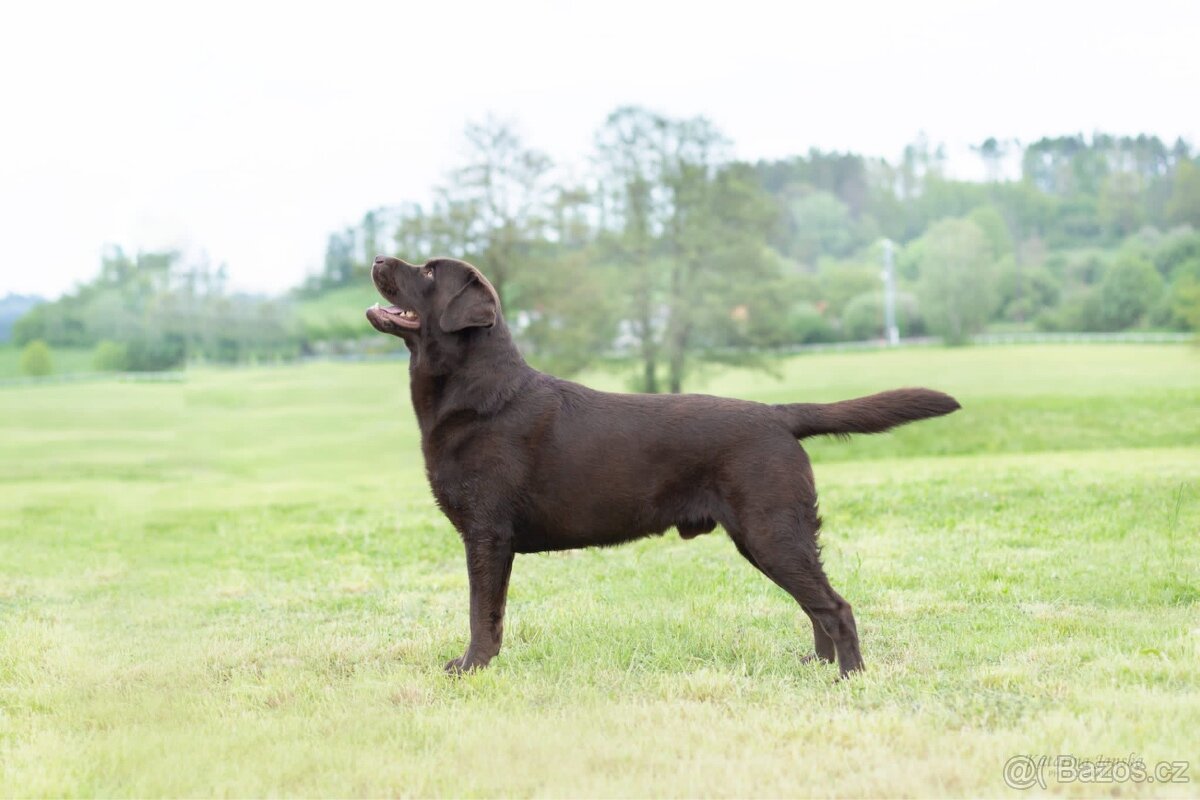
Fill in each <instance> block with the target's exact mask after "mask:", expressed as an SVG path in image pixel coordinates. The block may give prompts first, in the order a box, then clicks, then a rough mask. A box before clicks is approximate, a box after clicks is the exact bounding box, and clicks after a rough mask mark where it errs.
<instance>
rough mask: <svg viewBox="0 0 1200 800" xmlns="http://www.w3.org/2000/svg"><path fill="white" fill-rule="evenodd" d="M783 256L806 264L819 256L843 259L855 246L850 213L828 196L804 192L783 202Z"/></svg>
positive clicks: (840, 203)
mask: <svg viewBox="0 0 1200 800" xmlns="http://www.w3.org/2000/svg"><path fill="white" fill-rule="evenodd" d="M785 225H786V227H787V230H788V235H787V241H786V249H785V251H784V252H785V253H786V254H787V255H789V256H791V257H792V258H795V259H797V260H798V261H801V262H803V263H806V264H816V261H817V259H818V258H819V257H820V256H823V255H824V256H844V255H846V254H848V253H849V252H850V251H851V250H852V249H853V248H854V245H855V243H856V242H855V230H854V228H855V226H854V223H853V220H851V219H850V210H849V209H848V208H847V207H846V206H845V204H843V203H842V202H841V201H840V200H838V199H837V198H836V197H834V196H833V195H832V194H830V193H829V192H820V191H817V192H811V191H810V192H806V193H803V194H799V195H796V196H793V197H791V198H789V199H788V200H787V201H786V215H785Z"/></svg>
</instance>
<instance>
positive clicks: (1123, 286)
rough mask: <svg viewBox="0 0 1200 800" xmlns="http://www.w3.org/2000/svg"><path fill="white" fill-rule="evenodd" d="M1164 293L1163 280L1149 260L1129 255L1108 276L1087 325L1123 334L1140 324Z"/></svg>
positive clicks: (1112, 268) (1095, 296) (1102, 284)
mask: <svg viewBox="0 0 1200 800" xmlns="http://www.w3.org/2000/svg"><path fill="white" fill-rule="evenodd" d="M1162 293H1163V280H1162V278H1161V277H1159V274H1158V271H1157V270H1156V269H1154V265H1153V264H1152V263H1150V261H1149V260H1147V259H1145V258H1143V257H1141V256H1138V255H1135V254H1132V253H1126V254H1123V255H1121V256H1119V257H1118V258H1117V259H1116V260H1114V261H1113V263H1112V264H1110V265H1109V267H1108V269H1107V270H1106V271H1105V273H1104V278H1103V279H1102V280H1101V281H1100V285H1099V286H1098V287H1097V288H1096V292H1095V294H1094V295H1093V302H1092V303H1091V304H1090V305H1089V308H1088V311H1087V312H1086V316H1087V318H1086V319H1085V323H1087V324H1088V325H1089V327H1092V328H1095V329H1097V330H1104V331H1119V330H1124V329H1125V328H1129V327H1132V326H1133V325H1136V324H1138V323H1139V322H1140V321H1141V320H1142V318H1143V317H1144V316H1145V315H1146V313H1147V312H1148V311H1149V310H1150V309H1151V308H1152V307H1153V306H1154V304H1155V303H1156V302H1157V301H1158V300H1159V298H1160V297H1161V296H1162Z"/></svg>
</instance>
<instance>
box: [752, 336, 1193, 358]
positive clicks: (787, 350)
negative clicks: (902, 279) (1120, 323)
mask: <svg viewBox="0 0 1200 800" xmlns="http://www.w3.org/2000/svg"><path fill="white" fill-rule="evenodd" d="M1195 340H1196V337H1195V336H1194V335H1193V334H1190V333H1174V332H1147V331H1125V332H1118V333H1038V332H1028V333H982V334H979V335H978V336H973V337H971V344H973V345H980V346H984V347H986V346H989V345H1003V344H1181V343H1183V342H1191V341H1195ZM941 345H942V340H941V339H939V338H938V337H936V336H912V337H909V338H906V339H901V340H900V343H899V344H898V345H895V346H896V347H940V346H941ZM891 346H892V345H889V344H888V342H887V340H886V339H868V340H865V341H858V342H824V343H821V344H796V345H786V346H784V347H774V348H771V349H770V350H768V351H767V352H770V353H778V354H780V355H788V354H793V353H822V352H837V351H845V350H886V349H888V348H889V347H891ZM730 352H735V351H730Z"/></svg>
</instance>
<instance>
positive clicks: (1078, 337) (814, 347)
mask: <svg viewBox="0 0 1200 800" xmlns="http://www.w3.org/2000/svg"><path fill="white" fill-rule="evenodd" d="M1192 341H1197V337H1196V336H1195V335H1193V334H1190V333H1174V332H1149V331H1124V332H1118V333H1035V332H1029V333H984V334H980V335H978V336H974V337H972V338H971V344H973V345H979V346H984V347H987V346H993V345H1005V344H1183V343H1185V342H1192ZM941 344H942V340H941V339H939V338H937V337H935V336H913V337H910V338H907V339H901V340H900V344H898V345H896V346H897V347H935V346H940V345H941ZM889 347H890V345H889V344H888V343H887V341H886V340H884V339H870V340H867V341H860V342H827V343H823V344H797V345H788V346H785V347H773V348H770V349H768V350H765V351H757V352H763V353H768V354H774V355H795V354H799V353H825V352H842V351H854V350H886V349H888V348H889ZM722 352H728V353H731V354H732V353H736V352H739V351H737V350H729V351H722ZM407 358H408V353H407V352H406V351H404V350H396V351H391V352H386V353H337V354H334V353H330V354H325V355H318V356H305V357H303V358H299V359H296V360H294V361H287V362H270V363H259V364H234V365H224V364H222V365H220V366H221V367H222V368H223V369H225V368H231V367H232V368H239V367H240V368H261V367H271V366H284V365H286V364H297V363H299V364H310V363H313V362H331V361H332V362H338V363H345V362H372V361H399V360H405V359H407ZM184 379H185V373H184V372H183V371H182V370H176V371H172V372H71V373H65V374H62V375H46V376H43V377H36V378H34V377H19V378H0V387H6V386H35V385H42V384H54V383H84V382H87V381H99V380H116V381H121V382H125V383H179V382H181V381H183V380H184Z"/></svg>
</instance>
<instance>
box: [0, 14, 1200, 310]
mask: <svg viewBox="0 0 1200 800" xmlns="http://www.w3.org/2000/svg"><path fill="white" fill-rule="evenodd" d="M1198 31H1200V2H1196V0H1184V1H1182V2H1148V1H1147V0H1142V2H1138V3H1121V4H1116V3H1108V4H1103V3H1095V2H1087V3H1067V2H1045V0H1042V2H1032V3H1027V2H1012V0H1008V1H1007V2H968V1H967V0H957V2H946V3H933V2H911V1H910V2H904V3H897V2H881V3H851V2H836V3H835V2H830V3H827V4H826V3H822V4H817V3H802V2H781V3H776V4H769V3H756V2H747V0H740V1H739V2H733V3H730V2H725V3H719V4H712V5H711V6H708V5H704V4H702V3H698V2H689V3H679V4H666V3H661V4H660V3H655V2H651V1H650V0H640V1H639V2H630V3H625V2H614V1H613V0H606V1H605V2H594V3H582V2H559V3H549V2H547V3H534V2H512V0H505V2H495V0H492V1H491V2H461V0H460V2H453V3H450V2H444V3H436V2H424V3H410V2H398V1H397V0H392V1H391V2H386V3H362V4H359V3H348V2H337V3H332V2H331V3H327V4H324V5H319V4H315V3H287V4H278V5H276V4H269V3H254V2H248V0H241V1H240V2H236V3H230V4H221V3H214V2H204V3H191V4H183V3H146V4H122V3H115V2H107V1H106V2H99V3H88V4H86V5H83V4H81V5H74V4H65V3H51V2H44V3H34V2H28V3H20V4H16V3H13V4H7V5H6V6H5V8H4V10H3V11H0V296H2V295H3V294H5V293H6V292H8V291H16V292H35V293H40V294H44V295H48V296H54V295H56V294H58V293H61V292H63V291H65V290H67V289H69V288H71V287H72V286H73V285H74V284H75V283H77V282H78V281H81V280H85V279H87V278H89V277H91V276H92V275H93V274H94V273H95V271H96V269H97V265H98V259H99V252H100V249H101V247H102V246H103V245H104V243H106V242H113V243H118V244H121V245H123V246H124V247H126V248H127V249H129V250H137V249H152V248H159V247H165V246H176V247H184V248H191V249H192V250H199V249H204V250H206V251H207V252H208V253H209V255H210V256H211V258H212V260H213V261H214V262H221V261H224V262H227V263H228V265H229V269H230V273H231V276H232V279H233V283H234V284H235V285H236V286H238V287H240V288H244V289H253V290H279V289H284V288H287V287H290V286H292V285H294V284H296V283H297V282H298V281H299V280H300V279H301V278H302V277H303V275H304V274H305V273H306V272H307V271H311V270H315V269H316V268H318V266H319V264H320V262H321V259H322V256H323V253H324V243H325V238H326V236H327V235H328V233H329V232H330V231H331V230H334V229H337V228H340V227H342V226H344V225H347V224H350V223H352V222H354V221H356V220H358V219H359V218H360V217H361V216H362V214H363V212H364V211H366V210H367V209H369V208H372V207H375V206H379V205H386V204H394V203H397V202H400V201H404V200H417V201H422V200H425V199H427V198H428V197H429V195H430V190H431V188H432V186H433V185H434V184H436V183H437V182H438V181H439V180H440V179H441V176H442V175H443V174H444V172H445V171H446V170H447V169H448V168H449V167H451V166H452V165H453V164H454V163H455V162H456V159H457V158H458V156H459V155H460V153H461V145H460V141H461V132H462V128H463V126H464V124H465V123H466V122H467V121H468V120H472V119H480V118H482V117H484V116H485V115H486V114H488V113H492V114H495V115H497V116H499V117H501V118H508V119H513V120H515V121H516V122H517V123H518V125H519V128H520V130H521V132H522V133H523V134H524V136H525V138H526V140H527V141H528V142H529V143H530V144H533V145H535V146H538V147H541V148H543V149H545V150H547V151H548V152H550V153H551V154H552V155H553V156H554V157H555V158H556V159H557V160H560V161H567V162H569V161H575V160H578V159H580V158H581V157H582V156H583V155H584V154H585V153H586V152H587V151H588V149H589V147H590V145H591V141H592V133H593V131H594V130H595V129H596V127H597V126H598V125H599V124H600V123H601V122H602V121H603V119H604V117H605V116H606V114H607V113H608V112H609V111H610V110H612V109H613V108H614V107H616V106H618V105H621V104H640V105H645V106H648V107H651V108H653V109H656V110H659V111H663V112H666V113H670V114H674V115H692V114H705V115H707V116H709V117H710V118H711V119H713V120H714V121H715V122H716V123H717V125H718V126H719V127H720V128H721V129H722V130H723V131H724V132H725V133H726V134H727V135H728V136H729V137H730V138H732V139H733V141H734V143H735V152H736V153H737V155H739V156H740V157H743V158H750V159H753V158H758V157H772V156H782V155H787V154H793V153H800V152H804V151H806V150H807V149H808V148H810V147H820V148H826V149H830V148H835V149H841V150H845V149H850V150H854V151H859V152H863V153H867V154H870V155H884V156H889V157H892V156H895V155H896V154H898V153H899V152H900V150H901V149H902V148H903V146H904V145H905V143H907V142H909V141H911V140H912V139H913V138H914V137H915V136H916V135H917V133H918V132H919V131H925V132H927V133H928V135H929V137H930V138H931V139H932V140H934V141H942V142H945V143H947V144H948V145H949V146H950V147H951V150H952V152H965V148H966V146H967V145H968V144H970V143H975V142H979V141H981V140H982V139H984V138H986V137H987V136H992V135H994V136H997V137H1017V138H1020V139H1022V140H1025V141H1028V140H1031V139H1035V138H1038V137H1040V136H1042V135H1047V134H1062V133H1076V132H1084V133H1090V132H1092V131H1095V130H1104V131H1108V132H1112V133H1118V134H1124V133H1136V132H1141V131H1145V132H1149V133H1154V134H1158V135H1159V136H1162V137H1164V138H1166V139H1169V140H1173V139H1174V138H1175V137H1176V136H1184V137H1185V138H1188V139H1189V140H1191V141H1193V142H1194V143H1195V142H1198V141H1200V108H1198V107H1197V104H1196V98H1197V96H1200V90H1198V86H1200V47H1198V46H1197V38H1196V35H1197V32H1198ZM968 161H969V160H968V159H967V158H965V157H963V158H961V159H958V160H956V161H955V168H956V169H957V170H959V171H961V172H963V173H965V172H966V171H967V170H969V169H970V168H971V165H970V164H969V163H968Z"/></svg>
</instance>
